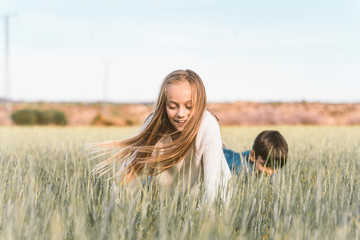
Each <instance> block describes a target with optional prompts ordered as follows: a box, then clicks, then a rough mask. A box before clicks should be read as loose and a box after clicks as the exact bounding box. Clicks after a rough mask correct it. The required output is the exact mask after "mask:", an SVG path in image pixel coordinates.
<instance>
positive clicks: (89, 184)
mask: <svg viewBox="0 0 360 240" xmlns="http://www.w3.org/2000/svg"><path fill="white" fill-rule="evenodd" d="M270 128H273V127H270ZM264 129H267V127H224V128H222V134H223V138H224V142H225V143H226V144H227V146H228V147H230V148H233V149H235V150H238V151H242V150H247V149H249V148H251V145H252V142H253V140H254V138H255V136H256V135H257V134H258V133H259V132H260V131H262V130H264ZM276 129H278V130H280V131H281V132H282V133H283V135H284V136H285V138H286V139H287V141H288V144H289V148H290V152H289V161H288V163H287V165H286V166H285V167H284V169H283V170H281V171H280V172H279V173H278V175H277V176H276V177H275V178H274V179H273V181H272V182H271V181H270V180H269V179H268V178H265V177H255V176H242V175H239V176H234V177H233V178H232V180H231V185H230V188H229V189H230V190H231V194H230V197H229V198H228V201H226V202H224V201H221V200H220V199H217V200H216V201H215V202H214V204H208V203H206V201H205V200H204V190H203V188H202V186H201V182H200V183H199V184H198V185H197V186H194V187H193V188H191V189H189V188H188V186H183V185H182V183H181V180H179V181H178V184H177V185H176V186H175V187H174V188H172V189H170V190H169V191H168V192H165V191H163V190H162V189H159V188H158V186H156V185H154V184H152V183H148V182H145V181H143V180H144V179H145V178H142V179H139V180H138V183H137V184H136V186H133V187H131V188H130V187H126V186H121V185H119V184H118V182H117V181H116V179H114V180H109V181H107V180H106V178H105V177H103V178H95V176H93V175H92V173H91V167H92V166H93V164H95V163H96V160H92V161H89V155H88V154H86V152H85V151H84V144H85V143H89V142H98V141H103V140H109V139H124V138H127V137H130V136H133V135H134V134H135V133H136V132H137V131H138V128H136V127H133V128H55V127H36V128H27V127H12V128H0V170H1V171H0V199H1V200H0V238H1V239H148V238H153V239H239V238H245V239H246V238H250V239H359V238H360V230H359V229H360V212H359V211H360V210H359V209H360V206H359V205H360V203H359V199H360V176H359V172H360V163H359V160H360V148H359V145H360V127H310V126H308V127H276Z"/></svg>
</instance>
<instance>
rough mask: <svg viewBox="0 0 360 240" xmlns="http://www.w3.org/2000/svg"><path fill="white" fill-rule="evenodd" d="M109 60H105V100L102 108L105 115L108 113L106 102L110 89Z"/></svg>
mask: <svg viewBox="0 0 360 240" xmlns="http://www.w3.org/2000/svg"><path fill="white" fill-rule="evenodd" d="M109 65H110V63H109V61H105V62H104V79H103V88H104V89H103V94H104V95H103V101H102V108H101V114H102V115H103V116H105V115H106V114H107V110H106V102H107V89H108V82H109Z"/></svg>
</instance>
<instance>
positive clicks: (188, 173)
mask: <svg viewBox="0 0 360 240" xmlns="http://www.w3.org/2000/svg"><path fill="white" fill-rule="evenodd" d="M206 104H207V102H206V92H205V88H204V85H203V82H202V80H201V78H200V77H199V75H197V74H196V73H195V72H194V71H191V70H177V71H174V72H172V73H170V74H169V75H168V76H166V78H165V79H164V81H163V83H162V86H161V89H160V93H159V96H158V99H157V103H156V107H155V110H154V112H153V113H151V114H150V115H149V116H148V117H147V119H146V120H145V123H144V125H143V127H142V129H141V131H140V133H139V134H138V135H137V136H135V137H133V138H130V139H128V140H124V141H111V142H105V143H101V144H100V146H104V147H108V149H110V150H114V149H115V150H116V153H115V154H114V155H113V156H112V157H109V158H108V159H106V160H105V161H103V162H101V163H99V164H98V165H96V166H95V168H94V172H95V173H99V174H101V175H102V174H104V173H106V172H108V171H109V170H111V169H112V168H113V166H120V171H119V174H120V176H121V180H122V181H123V182H130V181H132V180H133V179H134V178H135V177H136V176H137V175H139V174H141V173H145V174H148V175H150V176H153V177H152V179H153V180H155V181H157V182H158V183H159V184H160V185H161V186H170V185H171V184H172V182H173V181H174V177H175V175H176V174H178V173H180V172H181V176H183V179H182V180H183V181H184V184H190V186H191V185H193V184H194V183H195V182H196V180H197V179H198V178H199V176H200V175H201V177H203V179H204V186H205V191H206V196H207V198H208V199H209V200H213V199H214V198H215V196H216V194H217V190H218V189H219V188H220V187H221V188H222V189H224V187H225V186H226V183H227V181H228V180H229V178H230V176H231V173H230V169H229V167H228V165H227V162H226V160H225V157H224V153H223V150H222V140H221V134H220V127H219V124H218V121H217V119H216V117H215V116H214V115H213V114H211V113H210V112H209V111H208V110H206Z"/></svg>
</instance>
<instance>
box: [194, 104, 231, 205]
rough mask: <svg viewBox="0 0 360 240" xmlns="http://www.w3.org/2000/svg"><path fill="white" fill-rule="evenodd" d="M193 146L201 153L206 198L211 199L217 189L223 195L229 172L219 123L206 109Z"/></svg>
mask: <svg viewBox="0 0 360 240" xmlns="http://www.w3.org/2000/svg"><path fill="white" fill-rule="evenodd" d="M195 146H196V151H197V154H198V153H199V154H202V164H203V170H204V185H205V189H206V196H207V199H209V200H210V201H213V200H214V199H215V197H216V195H217V193H218V190H219V189H220V190H221V195H222V197H224V194H225V191H226V186H227V182H228V180H229V179H230V177H231V172H230V169H229V166H228V164H227V163H226V159H225V156H224V153H223V150H222V139H221V133H220V126H219V123H218V121H217V120H216V119H215V118H214V117H213V115H211V114H210V113H209V112H208V111H205V113H204V116H203V119H202V122H201V125H200V128H199V131H198V135H197V137H196V143H195Z"/></svg>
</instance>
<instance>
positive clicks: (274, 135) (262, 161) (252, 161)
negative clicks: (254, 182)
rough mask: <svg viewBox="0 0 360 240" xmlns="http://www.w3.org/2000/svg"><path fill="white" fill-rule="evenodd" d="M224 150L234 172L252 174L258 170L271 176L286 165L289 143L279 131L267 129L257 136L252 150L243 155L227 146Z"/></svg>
mask: <svg viewBox="0 0 360 240" xmlns="http://www.w3.org/2000/svg"><path fill="white" fill-rule="evenodd" d="M223 151H224V155H225V158H226V161H227V163H228V165H229V167H230V170H231V171H232V172H235V173H237V174H239V173H242V174H244V173H246V172H247V173H249V174H252V173H253V172H254V171H256V172H258V173H261V172H262V173H264V174H266V175H268V176H271V175H273V173H274V172H275V171H276V170H277V169H280V168H282V167H283V166H284V165H285V163H286V160H287V153H288V145H287V143H286V140H285V138H284V137H283V136H282V135H281V134H280V133H279V132H278V131H275V130H265V131H263V132H261V133H260V134H259V135H258V136H257V137H256V138H255V141H254V145H253V147H252V150H248V151H245V152H242V153H241V155H240V153H237V152H234V151H233V150H231V149H227V148H226V147H223Z"/></svg>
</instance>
